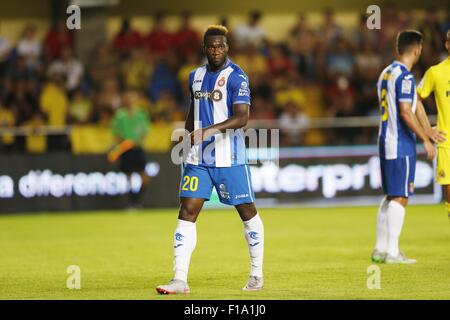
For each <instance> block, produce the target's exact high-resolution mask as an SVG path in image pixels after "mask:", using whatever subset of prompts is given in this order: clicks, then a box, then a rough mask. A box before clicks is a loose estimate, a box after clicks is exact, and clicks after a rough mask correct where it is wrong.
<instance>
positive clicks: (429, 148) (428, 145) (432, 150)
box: [423, 140, 436, 160]
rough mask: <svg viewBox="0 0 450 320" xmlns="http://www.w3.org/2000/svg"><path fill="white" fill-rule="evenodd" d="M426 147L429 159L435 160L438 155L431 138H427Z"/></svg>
mask: <svg viewBox="0 0 450 320" xmlns="http://www.w3.org/2000/svg"><path fill="white" fill-rule="evenodd" d="M423 146H424V148H425V152H426V153H427V159H428V160H433V159H434V157H435V156H436V149H435V148H434V145H433V144H432V143H431V142H430V140H427V141H425V142H424V144H423Z"/></svg>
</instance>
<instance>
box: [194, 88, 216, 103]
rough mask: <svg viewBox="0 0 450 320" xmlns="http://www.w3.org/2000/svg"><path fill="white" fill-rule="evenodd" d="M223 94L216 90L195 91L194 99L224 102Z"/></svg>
mask: <svg viewBox="0 0 450 320" xmlns="http://www.w3.org/2000/svg"><path fill="white" fill-rule="evenodd" d="M222 97H223V94H222V91H220V90H214V91H211V92H209V91H195V92H194V98H195V99H197V100H200V99H209V100H213V101H220V100H222Z"/></svg>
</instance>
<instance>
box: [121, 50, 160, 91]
mask: <svg viewBox="0 0 450 320" xmlns="http://www.w3.org/2000/svg"><path fill="white" fill-rule="evenodd" d="M153 65H154V58H153V56H152V54H151V53H150V52H149V51H148V50H146V49H145V48H134V49H132V50H131V51H130V54H129V55H128V57H127V58H126V60H125V61H123V63H122V66H121V77H122V81H123V85H124V86H125V87H127V88H135V89H138V90H142V89H144V88H146V87H147V86H148V82H149V79H150V77H151V75H152V73H153Z"/></svg>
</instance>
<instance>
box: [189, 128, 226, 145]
mask: <svg viewBox="0 0 450 320" xmlns="http://www.w3.org/2000/svg"><path fill="white" fill-rule="evenodd" d="M217 133H220V131H218V130H217V129H214V128H211V127H209V128H201V129H197V130H194V131H192V132H191V133H190V134H189V136H190V138H191V145H197V144H200V143H202V142H203V141H206V140H208V139H209V138H211V137H212V136H213V135H215V134H217Z"/></svg>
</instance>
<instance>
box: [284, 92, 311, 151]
mask: <svg viewBox="0 0 450 320" xmlns="http://www.w3.org/2000/svg"><path fill="white" fill-rule="evenodd" d="M307 124H308V117H307V116H306V115H305V114H304V113H303V112H302V108H301V106H299V105H297V104H296V103H295V102H294V101H292V100H289V101H287V103H286V104H285V105H284V107H283V111H282V113H281V115H280V128H281V129H282V143H283V145H285V146H299V145H301V144H302V143H303V133H304V132H305V125H307Z"/></svg>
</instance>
